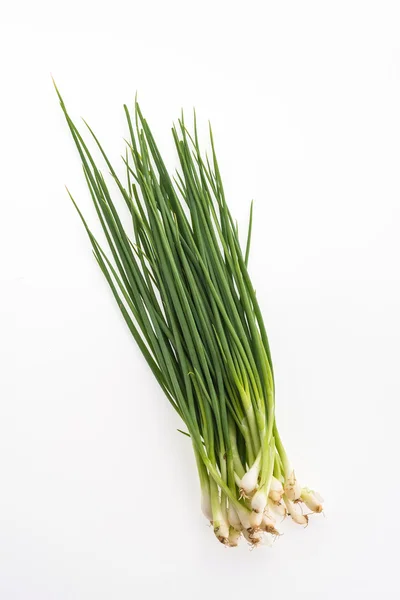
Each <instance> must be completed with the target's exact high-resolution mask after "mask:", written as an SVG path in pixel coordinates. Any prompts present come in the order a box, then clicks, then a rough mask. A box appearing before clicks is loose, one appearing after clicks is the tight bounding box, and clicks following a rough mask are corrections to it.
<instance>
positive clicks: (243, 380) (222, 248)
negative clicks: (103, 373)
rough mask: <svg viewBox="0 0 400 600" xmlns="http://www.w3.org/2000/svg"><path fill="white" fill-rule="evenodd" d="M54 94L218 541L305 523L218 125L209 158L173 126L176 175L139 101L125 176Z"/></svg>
mask: <svg viewBox="0 0 400 600" xmlns="http://www.w3.org/2000/svg"><path fill="white" fill-rule="evenodd" d="M56 91H57V94H58V97H59V100H60V104H61V108H62V110H63V113H64V116H65V118H66V121H67V124H68V127H69V130H70V133H71V135H72V138H73V141H74V142H75V145H76V148H77V150H78V153H79V156H80V160H81V162H82V168H83V173H84V177H85V179H86V183H87V187H88V190H89V194H90V197H91V199H92V201H93V204H94V208H95V210H96V213H97V217H98V220H99V222H100V225H101V228H102V230H103V232H104V238H105V242H106V245H107V247H108V250H107V251H106V250H105V249H104V248H103V247H102V246H101V245H100V243H99V241H98V240H97V238H96V237H95V236H94V235H93V233H92V231H91V229H90V228H89V226H88V224H87V222H86V220H85V218H84V217H83V215H82V213H81V211H80V209H79V208H78V205H77V203H76V202H75V200H74V198H73V197H72V195H71V194H70V192H68V193H69V195H70V198H71V200H72V202H73V203H74V205H75V208H76V210H77V211H78V214H79V216H80V218H81V219H82V223H83V225H84V227H85V229H86V232H87V235H88V237H89V240H90V243H91V247H92V251H93V254H94V257H95V259H96V261H97V263H98V265H99V267H100V269H101V271H102V272H103V274H104V277H105V279H106V280H107V282H108V285H109V287H110V288H111V292H112V294H113V295H114V298H115V300H116V302H117V304H118V306H119V309H120V311H121V313H122V316H123V318H124V320H125V322H126V324H127V326H128V328H129V330H130V332H131V334H132V336H133V338H134V340H135V341H136V343H137V345H138V346H139V348H140V350H141V352H142V354H143V356H144V358H145V359H146V361H147V363H148V365H149V367H150V369H151V371H152V372H153V375H154V377H155V378H156V379H157V381H158V383H159V385H160V387H161V389H162V390H163V392H164V394H165V395H166V397H167V399H168V400H169V402H170V404H171V405H172V407H173V408H174V409H175V411H176V412H177V413H178V415H179V416H180V418H181V419H182V421H183V422H184V424H185V426H186V428H187V432H183V431H182V433H185V434H186V435H187V436H189V438H190V441H191V444H192V447H193V452H194V456H195V461H196V465H197V470H198V474H199V481H200V487H201V506H202V510H203V513H204V515H205V517H206V518H207V519H208V520H209V521H210V522H211V523H212V526H213V530H214V533H215V535H216V537H217V538H218V540H219V541H220V542H222V543H223V544H224V545H226V546H236V545H237V544H238V541H239V539H240V538H241V537H244V539H245V540H247V542H249V543H250V544H251V545H253V546H257V545H259V544H261V543H269V542H270V541H271V540H273V538H274V536H277V535H279V532H278V530H277V529H276V521H277V519H278V518H282V517H285V516H286V515H287V514H288V515H290V516H291V517H292V519H293V520H294V521H295V522H296V523H299V524H302V525H306V524H307V522H308V514H307V513H305V512H304V510H301V507H302V506H305V507H306V508H307V509H308V510H309V511H310V512H312V513H313V512H321V511H322V504H321V502H320V499H319V497H318V496H317V495H316V494H315V493H314V492H313V491H312V490H310V489H308V488H302V487H301V486H300V484H299V482H298V480H297V479H296V476H295V472H294V470H293V468H292V466H291V463H290V462H289V460H288V457H287V454H286V452H285V449H284V446H283V444H282V441H281V439H280V436H279V433H278V429H277V424H276V418H275V383H274V373H273V366H272V360H271V352H270V347H269V343H268V337H267V333H266V329H265V326H264V321H263V318H262V314H261V309H260V306H259V303H258V299H257V297H256V293H255V290H254V287H253V284H252V281H251V279H250V275H249V271H248V260H249V253H250V243H251V231H252V218H253V205H251V209H250V217H249V226H248V233H247V242H246V245H245V246H244V248H242V246H241V244H240V242H239V233H238V227H237V225H236V223H235V221H234V220H233V218H232V215H231V213H230V211H229V208H228V205H227V202H226V198H225V192H224V187H223V184H222V179H221V174H220V169H219V166H218V161H217V156H216V152H215V145H214V140H213V135H212V130H211V127H210V132H209V134H210V152H209V154H208V155H207V154H204V153H203V152H202V150H201V149H200V144H199V140H198V134H197V124H196V116H195V114H194V119H193V125H192V127H191V128H188V127H187V126H186V124H185V121H184V117H183V115H182V116H181V118H180V119H179V120H178V123H177V125H174V126H173V128H172V136H173V140H174V144H175V148H176V152H177V155H178V158H179V165H180V168H179V170H178V171H177V172H176V173H174V174H172V175H171V173H170V172H169V170H168V169H167V167H166V165H165V163H164V161H163V158H162V156H161V153H160V151H159V149H158V147H157V144H156V142H155V139H154V137H153V134H152V132H151V130H150V127H149V125H148V123H147V121H146V119H145V118H144V116H143V114H142V111H141V109H140V107H139V104H138V102H137V101H135V104H134V109H133V111H130V110H129V109H128V107H127V106H124V110H125V116H126V121H127V129H128V139H127V142H126V152H125V155H124V156H123V157H122V161H123V171H122V172H123V173H124V176H123V178H121V177H120V176H119V175H117V172H116V170H115V169H114V167H113V166H112V164H111V162H110V160H109V159H108V157H107V154H106V153H105V151H104V150H103V147H102V146H101V144H100V142H99V140H98V138H97V137H96V136H95V134H94V132H93V131H92V130H91V128H90V127H89V126H88V125H87V123H85V125H86V127H87V131H88V134H89V135H90V137H91V139H92V142H94V144H95V146H96V147H97V152H98V154H99V155H100V160H101V162H102V164H103V171H101V170H100V168H99V166H98V162H96V161H95V159H94V158H93V154H92V153H91V152H90V150H89V148H88V145H87V143H86V141H85V140H84V138H83V136H82V135H81V133H80V131H79V130H78V128H77V127H76V125H75V124H74V123H73V121H72V120H71V118H70V116H69V114H68V112H67V109H66V107H65V104H64V102H63V99H62V97H61V95H60V93H59V92H58V90H57V88H56ZM104 170H105V171H106V172H107V174H108V176H110V177H111V180H112V182H113V183H114V184H115V185H113V186H112V187H110V185H109V183H107V182H106V177H105V176H104V174H103V172H104ZM116 195H117V196H119V198H118V201H119V205H118V207H117V203H116V198H115V196H116ZM122 213H123V217H122ZM126 216H127V217H128V225H126V224H125V225H123V223H122V221H124V223H126V222H127V221H126Z"/></svg>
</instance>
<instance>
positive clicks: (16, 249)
mask: <svg viewBox="0 0 400 600" xmlns="http://www.w3.org/2000/svg"><path fill="white" fill-rule="evenodd" d="M398 8H399V6H398V2H395V1H393V2H385V1H382V0H380V1H379V2H378V1H377V2H369V1H363V2H355V1H348V0H346V1H336V2H321V1H315V2H256V1H254V0H247V2H235V1H233V0H232V1H230V2H226V1H224V2H218V1H217V0H215V1H214V2H211V1H209V0H202V1H198V2H192V1H191V0H186V1H183V0H182V1H178V0H170V1H164V2H162V1H161V0H160V1H154V0H153V1H151V0H149V1H145V0H144V1H142V2H138V1H137V0H130V1H129V2H122V1H120V0H115V1H113V2H111V1H110V2H107V3H106V2H101V1H99V0H97V1H96V2H91V1H90V2H89V1H86V0H83V1H81V2H76V1H74V0H70V1H68V2H63V3H58V2H45V1H41V0H36V1H35V2H27V1H26V2H13V3H12V4H11V3H10V5H9V6H7V5H6V4H3V5H2V8H1V13H2V14H1V19H0V21H1V25H0V56H1V67H0V69H1V95H0V152H1V172H2V176H1V217H0V251H1V254H0V256H1V263H0V331H1V338H0V360H1V377H0V395H1V400H0V597H1V598H2V599H4V600H15V599H18V600H67V599H68V600H84V599H85V600H86V599H88V598H93V599H96V600H103V599H107V600H111V599H112V600H114V599H118V600H125V599H128V598H129V599H131V598H139V597H140V598H147V597H157V596H158V595H159V596H160V597H163V598H174V599H178V600H179V599H180V598H185V599H186V598H203V597H204V595H206V597H208V598H214V597H215V598H217V597H224V598H235V599H236V598H237V599H240V600H242V599H243V598H246V597H254V596H260V597H262V598H267V597H270V598H278V597H279V598H283V599H287V598H296V599H298V600H303V599H307V600H312V599H314V598H315V599H316V598H318V599H324V600H331V599H332V600H333V599H337V598H371V599H372V598H373V599H375V598H384V599H386V598H388V599H389V598H390V599H391V598H398V597H399V594H400V585H399V580H398V567H396V564H397V561H396V558H395V557H396V555H398V540H399V533H400V529H399V519H400V515H399V506H398V502H399V492H400V477H399V473H398V458H399V455H400V452H399V442H398V439H399V417H400V409H399V406H400V374H399V359H400V355H399V348H400V317H399V313H400V269H399V253H400V238H399V218H400V37H399V30H400V15H399V12H398V10H397V9H398ZM50 73H52V74H53V76H54V77H55V79H56V81H57V83H58V85H59V87H60V89H61V91H62V93H63V94H64V97H65V101H66V103H67V105H68V107H69V110H70V112H71V114H72V115H73V116H74V117H75V118H76V119H78V118H79V117H80V116H81V115H83V116H85V117H86V118H87V119H88V120H89V122H90V124H91V125H92V126H93V128H94V129H95V130H96V132H97V133H98V135H99V136H100V138H101V139H102V141H103V142H104V145H105V146H106V148H107V149H108V151H109V154H110V155H111V156H112V157H113V158H114V159H115V160H118V157H119V154H120V152H121V151H122V149H123V141H122V138H123V137H124V135H126V127H125V124H124V118H123V111H122V103H123V102H127V103H129V102H132V101H133V98H134V94H135V92H136V91H138V92H139V96H140V100H141V104H142V107H143V109H144V111H145V113H146V114H147V117H148V119H149V121H150V123H151V124H152V127H153V130H154V131H155V133H156V135H157V138H158V140H159V142H160V145H161V147H162V149H163V151H164V152H165V154H166V155H167V157H168V159H169V164H170V165H171V166H174V165H175V164H176V159H175V156H174V152H173V147H172V140H171V136H170V125H171V123H172V120H173V119H175V118H176V117H177V116H178V115H179V111H180V109H181V107H183V108H184V109H185V110H186V111H187V112H188V114H190V111H191V109H192V107H193V106H196V108H197V113H198V117H199V123H200V125H201V127H202V130H203V132H204V134H205V132H206V127H207V119H208V118H210V119H211V121H212V123H213V127H214V133H215V137H216V142H217V148H218V153H219V158H220V162H221V168H222V172H223V176H224V181H225V185H226V189H227V192H228V197H229V202H230V205H231V208H232V211H233V213H234V214H235V215H236V217H237V218H238V220H239V223H240V224H241V225H242V228H243V227H244V226H245V223H246V220H247V211H248V207H249V202H250V200H251V199H252V198H254V199H255V201H256V203H255V227H254V244H253V249H252V257H251V274H252V277H253V280H254V282H255V285H256V287H257V293H258V296H259V299H260V302H261V305H262V307H263V312H264V316H265V320H266V324H267V329H268V332H269V336H270V341H271V346H272V352H273V358H274V364H275V370H276V378H277V407H278V409H277V410H278V418H279V423H280V428H281V430H282V435H283V438H284V440H285V443H286V445H287V447H288V451H289V453H290V455H291V458H292V460H293V462H294V464H295V467H296V469H297V473H298V475H299V476H300V477H301V479H302V481H303V482H304V483H306V484H308V485H310V486H312V487H314V488H316V489H318V490H319V491H320V492H321V494H322V495H323V496H324V497H325V499H326V516H325V518H324V517H323V516H316V517H314V518H312V519H311V522H310V525H309V527H308V528H307V529H306V530H303V529H302V528H299V527H296V526H295V525H294V524H292V523H289V522H287V523H284V524H283V531H284V536H283V537H282V538H281V539H279V540H278V541H277V542H276V543H275V545H274V547H273V548H271V549H269V548H262V549H259V550H256V551H254V552H249V550H248V548H247V546H245V545H243V546H242V547H240V548H238V549H236V550H228V549H225V548H223V547H222V546H221V545H219V544H218V543H217V541H216V540H215V538H214V536H213V534H212V531H211V530H210V529H209V528H208V527H207V526H206V522H205V520H204V518H203V516H202V514H201V512H200V509H199V491H198V482H197V475H196V470H195V465H194V461H193V458H192V454H191V448H190V444H189V442H188V440H187V439H186V438H185V437H183V436H182V435H180V434H179V433H177V432H176V428H177V427H179V426H180V424H179V421H178V419H177V417H176V415H175V414H174V413H173V411H172V409H171V408H170V406H169V405H168V403H167V402H166V400H165V398H164V397H163V395H162V393H161V392H160V391H159V389H158V387H157V385H156V383H155V382H154V381H153V379H152V377H151V374H150V372H149V370H148V368H147V366H146V365H145V363H144V361H143V359H142V358H141V356H140V354H139V352H138V350H137V349H136V347H135V345H134V343H133V340H132V339H131V338H130V335H129V333H128V331H127V329H126V327H125V325H124V323H123V321H122V319H121V317H120V315H119V312H118V309H117V307H116V306H115V305H114V300H113V298H112V297H111V294H110V292H109V290H108V288H107V285H106V283H105V282H104V281H103V279H102V275H101V273H100V272H99V271H98V269H97V267H96V264H95V262H94V259H93V258H92V256H91V253H90V249H89V245H88V240H87V238H86V236H85V233H84V231H83V228H82V226H81V224H80V222H79V220H78V218H77V215H76V214H75V212H74V210H73V207H72V206H71V203H70V202H69V200H68V198H67V195H66V192H65V190H64V187H63V186H64V184H66V183H67V184H68V186H69V187H70V189H71V191H72V192H73V194H74V196H75V197H76V198H77V200H78V201H79V203H80V206H81V207H82V209H83V211H84V212H85V214H86V215H87V216H88V218H89V220H90V222H91V224H94V223H95V215H94V214H93V210H92V207H91V205H90V199H89V197H88V193H87V191H86V189H85V185H84V182H83V176H82V174H81V169H80V165H79V160H78V158H77V154H76V151H75V149H74V147H73V143H72V140H71V139H70V137H69V134H68V131H67V127H66V125H65V122H64V121H63V118H62V115H61V111H60V109H59V105H58V103H57V100H56V97H55V93H54V90H53V88H52V84H51V79H50Z"/></svg>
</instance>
